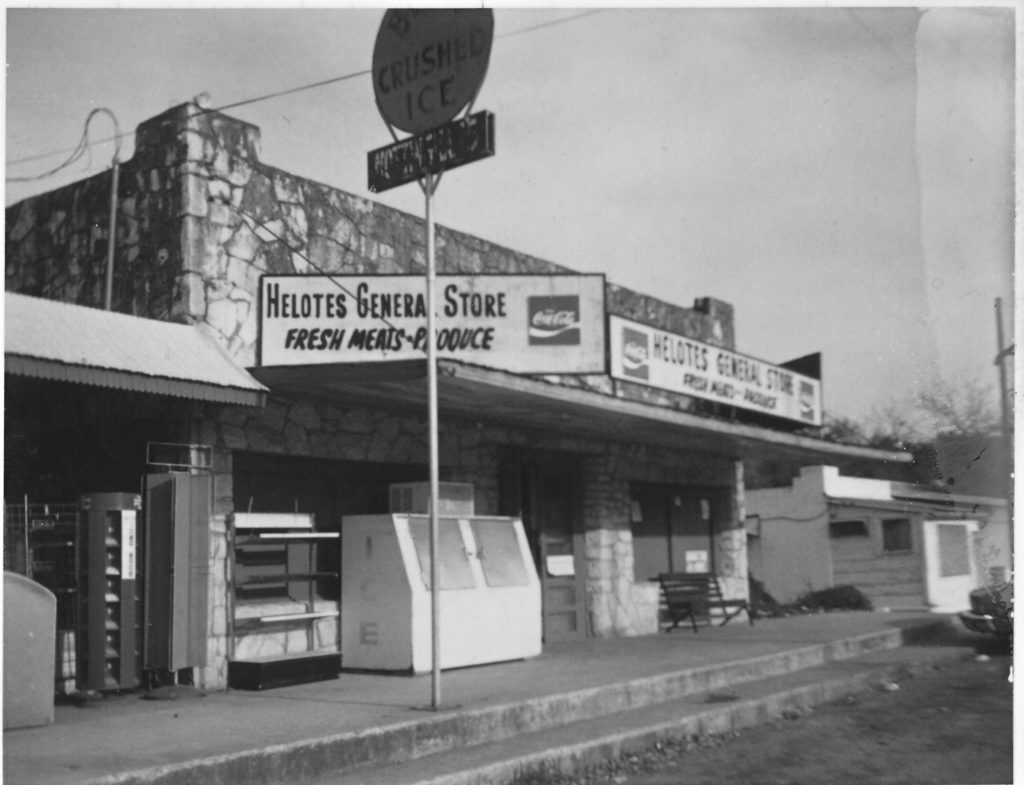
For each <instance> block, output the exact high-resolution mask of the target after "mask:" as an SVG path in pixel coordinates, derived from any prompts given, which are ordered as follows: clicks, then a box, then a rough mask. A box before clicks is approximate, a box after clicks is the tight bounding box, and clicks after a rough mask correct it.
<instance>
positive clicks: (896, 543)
mask: <svg viewBox="0 0 1024 785" xmlns="http://www.w3.org/2000/svg"><path fill="white" fill-rule="evenodd" d="M912 550H914V540H913V536H912V534H911V531H910V520H909V519H908V518H887V519H886V520H884V521H882V551H883V552H884V553H909V552H910V551H912Z"/></svg>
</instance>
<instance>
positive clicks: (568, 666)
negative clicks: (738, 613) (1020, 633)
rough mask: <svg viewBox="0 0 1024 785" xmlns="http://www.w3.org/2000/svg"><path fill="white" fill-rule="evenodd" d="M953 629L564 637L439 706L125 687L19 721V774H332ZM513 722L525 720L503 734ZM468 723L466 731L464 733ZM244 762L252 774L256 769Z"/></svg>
mask: <svg viewBox="0 0 1024 785" xmlns="http://www.w3.org/2000/svg"><path fill="white" fill-rule="evenodd" d="M937 626H939V627H945V628H951V624H950V620H949V618H948V617H944V616H936V615H928V614H884V613H834V614H819V615H814V616H800V617H789V618H781V619H764V620H759V621H758V622H757V624H756V626H754V627H750V626H748V625H747V624H745V623H737V622H736V621H734V622H733V623H731V624H730V625H728V626H726V627H723V628H718V627H716V628H702V629H701V631H700V632H699V633H697V634H694V633H692V632H691V631H689V630H676V631H674V632H672V633H668V634H661V635H657V636H649V637H643V638H620V639H610V640H587V641H583V642H580V643H574V644H561V645H552V646H548V647H546V649H545V651H544V653H543V654H542V655H541V656H540V657H537V658H535V659H532V660H529V661H518V662H510V663H502V664H495V665H488V666H482V667H475V668H466V669H461V670H455V671H446V672H445V673H444V674H443V677H442V680H441V689H442V692H441V697H442V706H441V710H440V711H439V712H432V711H430V710H429V708H428V707H429V703H430V696H431V679H430V677H429V676H417V677H406V676H383V675H372V674H364V673H343V674H342V675H341V677H340V678H339V679H337V680H334V681H328V682H317V683H313V684H305V685H300V686H296V687H286V688H280V689H275V690H268V691H264V692H243V691H229V692H222V693H208V694H206V695H205V696H204V697H203V696H191V697H181V698H179V699H178V700H167V701H161V700H145V699H143V697H144V696H142V695H141V694H129V695H122V696H117V697H111V698H108V699H106V700H103V701H97V702H94V703H90V704H88V705H87V706H85V707H75V706H58V707H57V711H56V720H55V722H54V724H53V725H50V726H47V727H42V728H27V729H21V730H14V731H8V732H5V733H4V743H3V755H4V762H3V772H4V781H5V782H6V783H8V785H35V783H39V785H44V784H45V785H84V784H85V783H108V784H112V783H153V784H154V785H155V784H156V783H171V782H189V783H229V782H238V783H242V782H245V783H246V785H250V783H252V782H255V781H266V782H273V781H286V780H275V779H274V777H275V776H276V775H273V774H271V773H269V772H270V771H271V770H272V769H273V767H274V765H276V764H275V761H286V759H287V758H288V756H292V757H299V758H301V759H302V760H303V761H304V762H306V763H304V764H303V765H304V766H307V768H306V769H304V771H305V772H306V773H307V774H309V775H310V776H315V775H317V774H318V773H319V772H318V771H317V770H316V768H315V767H316V765H317V764H316V763H315V761H316V760H318V759H319V760H322V761H323V767H327V766H330V767H335V766H338V765H339V763H338V756H339V755H340V756H341V758H343V763H344V764H345V765H356V764H359V763H364V762H371V763H372V762H385V761H391V760H404V759H408V758H409V757H416V756H419V755H423V754H427V753H429V752H431V751H432V750H431V747H432V745H434V746H436V747H437V748H438V749H441V748H444V745H445V744H448V745H458V744H460V743H477V742H479V741H486V740H488V739H487V738H484V737H483V736H481V738H479V739H473V740H468V741H467V740H466V737H465V734H467V733H469V734H473V733H476V732H478V731H477V730H474V729H480V730H479V733H481V734H483V733H485V732H486V733H492V734H493V733H506V734H514V733H515V732H517V731H516V728H517V727H520V726H524V725H528V726H529V729H531V730H535V729H537V728H539V727H545V726H548V727H553V726H555V725H558V724H561V723H564V722H571V721H575V720H577V719H582V718H584V717H585V716H593V715H588V714H587V713H588V712H598V713H611V712H614V711H619V710H623V709H626V708H632V707H634V706H637V705H645V703H644V702H645V701H646V702H647V703H653V702H656V701H657V700H659V699H660V698H659V697H658V696H659V695H661V694H665V695H668V693H669V692H673V691H674V693H675V694H679V695H682V694H685V693H686V691H687V690H690V691H697V690H699V689H709V688H710V689H714V688H721V686H724V685H728V684H730V683H733V682H736V681H744V680H753V679H761V678H765V677H768V676H772V675H781V674H785V673H790V672H793V671H794V670H798V669H801V668H810V667H814V666H816V665H819V664H822V663H825V662H830V661H836V660H842V659H847V658H849V657H855V656H858V655H861V654H865V653H867V652H870V651H877V650H881V649H890V648H894V647H896V646H900V645H902V644H903V643H906V642H912V641H913V640H914V638H915V637H920V635H922V634H924V632H925V631H926V630H931V631H933V632H934V630H935V629H936V627H937ZM960 645H966V644H965V643H964V642H963V641H960ZM183 692H188V691H183ZM666 699H667V698H666ZM617 702H618V703H617ZM619 703H621V707H620V706H619ZM574 712H575V713H576V714H574ZM576 715H579V716H576ZM502 722H504V723H506V724H510V725H509V728H507V729H505V730H500V729H496V727H497V725H500V724H501V723H502ZM545 724H547V725H545ZM442 726H444V727H443V728H442ZM448 726H451V727H448ZM455 726H459V730H458V734H462V735H461V736H452V735H451V734H452V733H454V731H453V730H452V729H453V728H454V727H455ZM442 730H443V733H444V734H448V735H442V733H441V732H442ZM435 733H437V735H434V734H435ZM489 738H491V739H493V738H500V736H494V735H492V736H490V737H489ZM445 739H448V740H447V741H446V740H445ZM452 739H456V740H455V741H452ZM332 756H334V757H332ZM310 761H312V762H310ZM282 765H284V764H282ZM310 767H312V768H310ZM240 771H245V772H248V773H246V774H245V775H244V776H245V777H246V778H245V779H239V772H240ZM263 773H266V774H265V775H263ZM261 775H262V776H264V779H261V780H258V779H253V778H254V777H256V778H258V777H259V776H261ZM287 781H294V778H293V779H290V780H287Z"/></svg>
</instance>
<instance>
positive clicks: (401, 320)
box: [258, 275, 605, 374]
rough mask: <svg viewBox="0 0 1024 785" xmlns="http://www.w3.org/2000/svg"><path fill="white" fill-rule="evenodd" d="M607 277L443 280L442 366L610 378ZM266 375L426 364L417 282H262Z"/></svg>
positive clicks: (422, 292)
mask: <svg viewBox="0 0 1024 785" xmlns="http://www.w3.org/2000/svg"><path fill="white" fill-rule="evenodd" d="M604 288H605V283H604V276H603V275H439V276H437V284H436V289H435V291H436V298H437V299H436V309H435V310H436V312H437V322H436V336H435V340H436V341H437V353H438V357H441V358H449V359H454V360H462V361H464V362H467V363H472V364H474V365H482V366H486V367H488V368H496V369H500V370H505V371H510V372H512V373H534V374H540V373H566V374H582V373H604V372H605V329H604ZM259 330H260V334H259V359H258V362H259V364H260V365H262V366H282V365H320V364H328V363H353V364H355V363H374V362H387V361H392V360H415V359H422V358H424V357H425V356H426V351H427V307H426V281H425V280H424V278H423V277H422V276H419V275H376V276H349V275H264V276H263V277H262V278H261V279H260V302H259Z"/></svg>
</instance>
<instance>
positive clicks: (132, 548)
mask: <svg viewBox="0 0 1024 785" xmlns="http://www.w3.org/2000/svg"><path fill="white" fill-rule="evenodd" d="M135 524H136V515H135V510H121V580H123V581H134V580H135V562H136V557H135V552H136V549H137V543H136V542H135V533H136V526H135Z"/></svg>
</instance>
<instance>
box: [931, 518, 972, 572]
mask: <svg viewBox="0 0 1024 785" xmlns="http://www.w3.org/2000/svg"><path fill="white" fill-rule="evenodd" d="M938 529H939V575H940V576H941V577H943V578H952V577H954V576H959V575H970V574H971V555H970V541H969V537H970V535H969V533H968V530H967V527H966V526H964V525H962V524H959V523H943V524H940V525H939V527H938Z"/></svg>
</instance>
